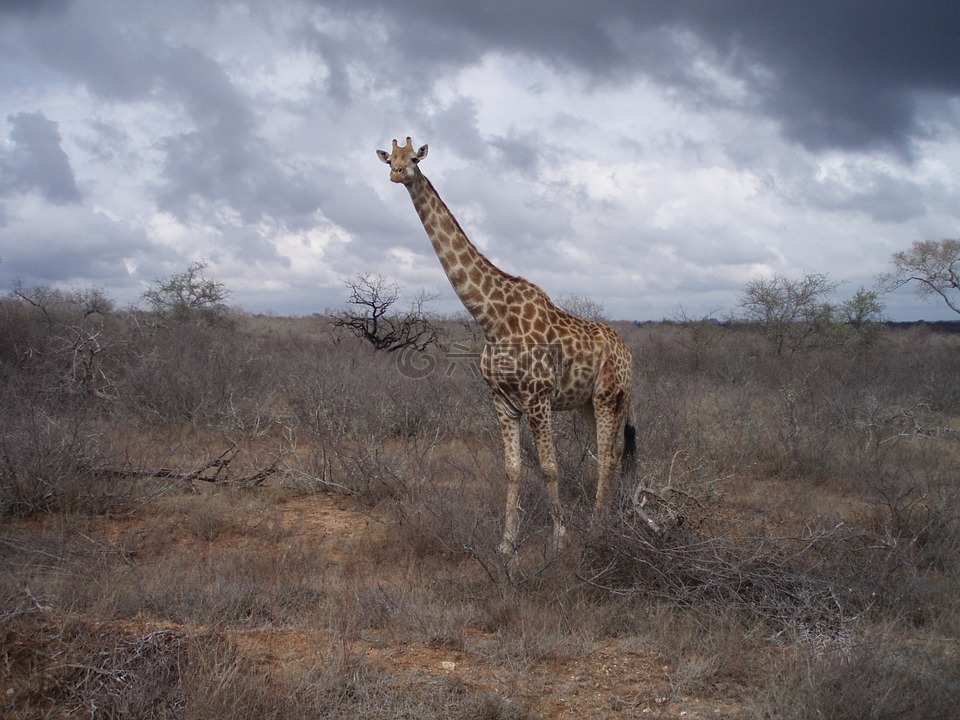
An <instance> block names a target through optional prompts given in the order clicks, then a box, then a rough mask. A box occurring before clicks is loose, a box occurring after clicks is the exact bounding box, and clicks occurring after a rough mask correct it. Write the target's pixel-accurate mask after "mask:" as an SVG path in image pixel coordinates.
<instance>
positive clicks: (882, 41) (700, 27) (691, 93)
mask: <svg viewBox="0 0 960 720" xmlns="http://www.w3.org/2000/svg"><path fill="white" fill-rule="evenodd" d="M324 4H326V5H334V6H337V7H339V8H341V9H342V10H344V11H345V12H351V11H357V9H361V10H362V11H363V12H367V13H371V14H372V16H373V17H375V18H378V21H379V24H380V25H381V26H383V27H384V28H385V29H386V31H387V32H388V33H389V34H390V42H391V43H394V44H395V45H396V46H397V47H399V48H402V49H403V51H404V53H405V54H406V55H407V56H408V57H409V58H410V59H411V60H412V61H422V60H423V59H424V58H425V57H426V58H436V59H437V61H440V62H445V63H450V62H457V63H462V64H466V63H469V62H472V61H475V60H476V59H477V58H478V57H480V56H481V55H482V54H483V52H485V51H486V50H489V49H499V50H502V51H505V52H516V53H523V54H528V55H530V56H535V57H538V58H541V59H543V60H545V61H546V62H549V63H552V64H555V65H559V66H562V67H565V68H568V69H571V70H578V71H581V72H582V73H585V74H586V75H587V76H588V77H589V79H590V81H591V82H597V83H609V82H617V81H620V80H623V79H624V78H626V77H629V76H631V75H633V74H640V75H648V76H652V77H654V78H655V79H657V80H658V81H660V82H665V83H668V84H672V85H674V86H676V88H677V89H678V90H680V91H681V92H683V93H684V94H685V96H686V97H687V99H688V100H689V101H690V102H693V103H697V102H699V101H703V100H706V101H708V102H716V101H717V98H716V97H715V95H714V92H713V89H712V88H711V87H710V83H709V82H708V81H705V80H704V78H702V77H700V76H698V74H697V72H696V69H695V68H696V65H697V63H696V61H697V60H703V59H706V60H708V61H709V62H711V63H713V64H716V65H717V66H718V67H719V68H720V69H722V70H724V71H725V72H727V73H731V74H732V75H734V76H735V77H736V78H738V79H739V80H740V81H741V82H743V83H744V84H745V86H746V87H747V88H748V89H749V91H750V92H749V93H748V97H749V100H748V101H747V102H749V103H750V104H751V105H756V107H757V109H758V110H759V111H762V112H764V113H767V114H770V115H771V116H773V117H775V118H776V119H777V120H778V121H779V122H780V123H781V127H782V128H783V131H784V133H785V134H786V135H787V136H788V137H790V138H792V139H794V140H796V141H798V142H800V143H802V144H803V145H805V146H806V147H808V148H810V149H814V150H818V149H823V148H829V147H838V148H849V149H868V148H874V147H887V148H891V149H895V150H898V151H900V152H904V153H905V152H908V151H909V143H910V140H911V138H912V137H915V136H917V135H920V134H923V133H924V132H926V131H927V130H926V128H924V127H922V126H921V124H920V123H919V121H918V118H917V109H918V108H917V103H918V100H919V99H920V98H921V97H924V96H928V97H929V96H933V97H956V96H957V95H958V94H960V73H958V72H957V68H958V67H960V43H958V42H957V37H958V36H960V3H957V2H955V0H938V1H924V0H919V1H917V2H899V1H889V0H888V1H886V2H877V1H876V0H869V1H868V0H811V1H810V2H803V3H799V2H798V3H788V2H775V3H769V2H767V3H765V2H746V1H745V0H726V1H724V0H713V1H711V2H677V1H676V0H659V1H653V2H643V3H637V2H635V1H634V0H595V2H591V3H584V2H581V1H580V0H559V1H553V0H551V1H550V2H547V1H543V2H517V1H516V0H502V1H500V2H484V3H452V2H448V1H447V0H414V1H412V2H405V3H385V2H382V0H349V2H348V1H347V0H330V2H327V3H324ZM691 38H695V42H691ZM704 109H705V111H707V110H708V108H706V107H705V108H704Z"/></svg>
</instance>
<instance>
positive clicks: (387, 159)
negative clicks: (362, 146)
mask: <svg viewBox="0 0 960 720" xmlns="http://www.w3.org/2000/svg"><path fill="white" fill-rule="evenodd" d="M377 157H378V158H380V159H381V160H382V161H383V162H385V163H387V165H389V164H390V156H389V155H388V154H387V151H386V150H377Z"/></svg>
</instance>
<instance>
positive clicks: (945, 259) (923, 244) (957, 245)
mask: <svg viewBox="0 0 960 720" xmlns="http://www.w3.org/2000/svg"><path fill="white" fill-rule="evenodd" d="M892 262H893V267H894V270H893V272H892V273H884V274H883V275H881V276H880V277H879V278H877V282H878V284H879V285H880V287H881V289H883V290H884V291H886V292H890V291H893V290H896V289H897V288H901V287H903V286H904V285H907V284H909V283H917V285H918V288H917V292H918V293H919V295H920V296H921V297H930V296H932V295H939V296H940V298H941V299H942V300H943V301H944V302H945V303H946V304H947V307H949V308H950V309H951V310H953V311H954V312H955V313H960V239H958V240H940V241H936V240H918V241H917V242H915V243H913V245H912V246H911V247H910V249H909V250H904V251H901V252H896V253H894V254H893V258H892Z"/></svg>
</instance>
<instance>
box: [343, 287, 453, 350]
mask: <svg viewBox="0 0 960 720" xmlns="http://www.w3.org/2000/svg"><path fill="white" fill-rule="evenodd" d="M343 283H344V285H346V286H347V288H348V289H349V290H350V299H349V300H348V301H347V303H348V305H349V306H350V307H348V308H346V309H344V310H339V311H337V312H335V313H334V314H333V317H332V320H331V322H332V323H333V325H334V327H343V328H347V329H348V330H349V331H350V332H352V333H353V334H354V335H356V336H357V337H359V338H363V339H364V340H366V341H367V342H369V343H370V344H371V345H373V346H374V347H375V348H376V349H377V350H386V351H387V352H394V351H396V350H401V349H403V348H412V349H414V350H421V351H422V350H424V349H426V347H427V346H428V345H432V344H434V343H436V341H437V335H438V331H437V327H436V325H435V324H434V322H433V317H432V316H431V314H430V313H429V312H428V311H427V309H426V305H427V304H428V303H429V302H431V301H432V300H434V299H436V296H433V295H429V294H428V293H426V292H424V291H422V290H421V291H420V292H419V293H417V295H416V297H414V299H413V300H412V301H411V303H410V307H409V308H408V309H407V311H406V312H403V313H396V312H395V311H394V306H395V305H396V303H397V301H398V300H399V299H400V292H401V290H402V288H401V287H400V286H399V285H397V284H396V283H393V282H390V281H388V280H387V279H386V278H384V277H383V276H382V275H371V274H370V273H360V274H358V275H357V276H356V277H354V278H353V279H351V280H344V281H343Z"/></svg>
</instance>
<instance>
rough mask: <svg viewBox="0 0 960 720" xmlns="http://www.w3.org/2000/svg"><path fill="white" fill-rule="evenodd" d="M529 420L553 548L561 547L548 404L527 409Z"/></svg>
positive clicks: (563, 532)
mask: <svg viewBox="0 0 960 720" xmlns="http://www.w3.org/2000/svg"><path fill="white" fill-rule="evenodd" d="M527 416H528V418H529V421H530V430H531V431H532V432H533V439H534V442H535V443H536V445H537V455H538V457H539V458H540V471H541V472H542V473H543V481H544V484H545V485H546V486H547V496H548V498H549V500H550V518H551V519H552V520H553V549H554V550H560V549H562V548H563V544H564V539H565V538H566V535H567V529H566V528H565V527H564V526H563V508H562V507H561V506H560V488H559V483H558V477H559V469H558V466H557V450H556V446H555V445H554V443H553V420H552V417H551V415H550V406H549V405H548V404H547V403H539V404H537V405H535V406H533V407H531V408H529V409H528V410H527Z"/></svg>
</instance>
